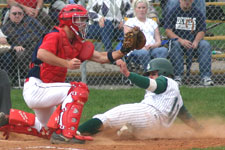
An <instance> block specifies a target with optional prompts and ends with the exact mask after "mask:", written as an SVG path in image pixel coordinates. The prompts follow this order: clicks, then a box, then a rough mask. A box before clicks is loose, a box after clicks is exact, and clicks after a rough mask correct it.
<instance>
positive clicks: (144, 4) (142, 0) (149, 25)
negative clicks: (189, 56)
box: [124, 0, 168, 70]
mask: <svg viewBox="0 0 225 150" xmlns="http://www.w3.org/2000/svg"><path fill="white" fill-rule="evenodd" d="M148 7H149V3H148V1H147V0H134V1H133V8H134V15H135V17H134V18H129V19H128V20H127V21H126V22H125V24H124V33H127V32H128V31H130V30H131V29H132V28H133V27H134V26H138V27H139V28H140V29H141V30H142V31H143V33H144V35H145V37H146V44H145V46H144V47H143V48H142V49H141V50H134V51H133V52H131V53H130V54H129V56H128V61H131V60H132V61H136V62H137V63H139V64H140V65H143V67H144V69H145V70H146V68H147V64H148V62H149V61H150V59H151V58H160V57H161V58H166V57H167V56H168V50H167V48H165V47H160V46H161V39H160V33H159V28H158V24H157V23H156V22H155V21H154V20H152V19H149V18H147V14H148Z"/></svg>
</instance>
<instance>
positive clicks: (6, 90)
mask: <svg viewBox="0 0 225 150" xmlns="http://www.w3.org/2000/svg"><path fill="white" fill-rule="evenodd" d="M10 96H11V95H10V82H9V77H8V75H7V73H6V72H5V71H4V70H1V69H0V112H4V113H5V114H7V115H9V110H10V108H11V107H12V105H11V97H10Z"/></svg>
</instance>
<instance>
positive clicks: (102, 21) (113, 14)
mask: <svg viewBox="0 0 225 150" xmlns="http://www.w3.org/2000/svg"><path fill="white" fill-rule="evenodd" d="M129 9H130V0H120V1H117V2H114V1H110V0H105V1H103V0H99V1H94V0H89V1H88V4H87V10H88V11H89V16H90V19H92V21H93V23H92V24H91V25H90V26H89V27H88V30H87V38H89V39H101V41H102V43H103V44H104V47H105V51H110V50H113V48H112V47H113V46H112V41H113V39H114V38H119V37H123V18H124V17H125V16H126V13H127V11H128V10H129Z"/></svg>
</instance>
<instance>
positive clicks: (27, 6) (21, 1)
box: [5, 0, 54, 30]
mask: <svg viewBox="0 0 225 150" xmlns="http://www.w3.org/2000/svg"><path fill="white" fill-rule="evenodd" d="M43 2H44V0H7V3H8V5H9V6H10V7H11V6H13V5H15V4H17V5H20V6H21V7H22V8H23V10H24V12H25V14H27V15H28V16H30V17H33V18H36V19H37V20H38V21H39V22H40V23H41V24H42V25H44V26H45V28H47V29H48V30H51V29H52V27H53V25H54V22H53V20H52V19H51V17H50V16H49V15H48V14H47V13H46V12H45V11H44V10H43ZM5 17H7V16H5Z"/></svg>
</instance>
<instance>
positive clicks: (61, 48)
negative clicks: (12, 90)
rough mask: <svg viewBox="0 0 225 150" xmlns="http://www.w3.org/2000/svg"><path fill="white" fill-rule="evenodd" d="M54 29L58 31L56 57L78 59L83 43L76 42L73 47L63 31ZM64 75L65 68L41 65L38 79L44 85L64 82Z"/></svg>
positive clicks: (65, 72)
mask: <svg viewBox="0 0 225 150" xmlns="http://www.w3.org/2000/svg"><path fill="white" fill-rule="evenodd" d="M55 28H56V29H57V30H58V31H59V37H58V38H59V39H58V49H57V52H56V56H58V57H60V58H63V59H72V58H78V57H79V54H80V52H81V50H82V47H83V46H82V45H83V43H82V42H81V41H78V40H76V41H75V42H74V43H73V45H71V44H70V42H69V39H68V38H67V36H66V33H65V31H64V30H63V29H61V28H59V27H55ZM78 59H79V58H78ZM66 74H67V68H63V67H58V66H53V65H49V64H47V63H42V64H41V65H40V78H41V80H42V81H43V82H45V83H52V82H64V81H65V79H66Z"/></svg>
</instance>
